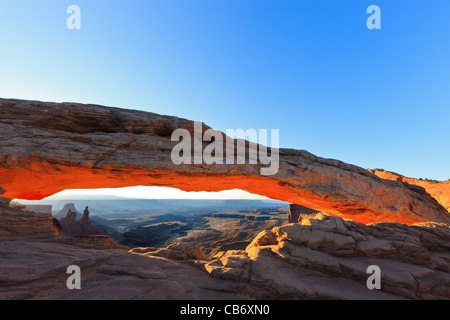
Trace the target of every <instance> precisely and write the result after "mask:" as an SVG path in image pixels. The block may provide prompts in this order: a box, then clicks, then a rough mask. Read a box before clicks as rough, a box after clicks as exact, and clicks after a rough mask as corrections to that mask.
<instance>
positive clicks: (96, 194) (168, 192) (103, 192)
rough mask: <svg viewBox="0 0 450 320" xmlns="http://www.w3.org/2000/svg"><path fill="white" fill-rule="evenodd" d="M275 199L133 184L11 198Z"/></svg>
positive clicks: (239, 192)
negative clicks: (44, 195)
mask: <svg viewBox="0 0 450 320" xmlns="http://www.w3.org/2000/svg"><path fill="white" fill-rule="evenodd" d="M113 199H120V200H277V199H271V198H268V197H265V196H261V195H258V194H253V193H250V192H246V191H244V190H241V189H231V190H223V191H216V192H210V191H183V190H180V189H177V188H172V187H157V186H134V187H123V188H98V189H67V190H64V191H61V192H58V193H55V194H54V195H51V196H49V197H46V198H44V199H42V200H26V199H13V200H12V201H18V202H21V203H25V202H28V203H37V202H38V201H39V202H44V201H49V200H50V201H53V200H113Z"/></svg>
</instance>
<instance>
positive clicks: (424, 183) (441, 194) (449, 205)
mask: <svg viewBox="0 0 450 320" xmlns="http://www.w3.org/2000/svg"><path fill="white" fill-rule="evenodd" d="M368 170H369V171H370V172H372V173H373V174H375V175H376V176H378V177H380V178H382V179H388V180H394V181H401V182H404V183H408V184H413V185H417V186H421V187H423V188H425V190H426V191H427V192H428V193H429V194H430V195H431V196H432V197H433V198H435V199H436V200H437V201H438V202H439V203H440V204H441V205H442V206H443V207H444V208H445V209H447V211H449V212H450V181H433V180H423V179H414V178H408V177H405V176H402V175H401V174H398V173H395V172H390V171H387V170H381V169H368Z"/></svg>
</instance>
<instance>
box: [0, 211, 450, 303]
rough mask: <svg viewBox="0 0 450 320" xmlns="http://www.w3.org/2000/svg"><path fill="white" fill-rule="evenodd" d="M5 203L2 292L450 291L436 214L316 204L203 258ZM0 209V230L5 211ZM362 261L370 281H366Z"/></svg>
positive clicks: (210, 295) (230, 294) (410, 295)
mask: <svg viewBox="0 0 450 320" xmlns="http://www.w3.org/2000/svg"><path fill="white" fill-rule="evenodd" d="M4 210H5V211H8V210H9V209H4ZM14 213H15V215H16V219H17V220H16V221H17V222H18V223H19V224H21V225H22V226H21V227H18V228H16V229H14V228H12V227H11V228H10V229H9V231H8V232H9V233H8V235H7V236H3V237H1V238H0V299H2V300H3V299H152V300H153V299H450V229H449V228H448V226H446V225H444V224H437V223H422V224H417V225H413V226H407V225H404V224H399V223H385V222H383V223H376V224H372V225H364V224H361V223H357V222H355V221H347V220H343V219H341V218H338V217H332V216H326V215H323V214H321V213H318V214H315V215H311V216H308V217H302V219H301V220H300V221H299V223H291V224H286V225H283V226H280V227H275V228H273V229H272V230H266V231H262V232H261V233H259V234H258V236H257V237H256V238H255V239H254V240H253V241H252V243H251V244H250V245H248V247H247V248H246V249H245V250H228V251H222V252H219V253H218V254H217V255H216V256H214V257H213V259H208V258H207V257H206V256H205V255H204V254H203V252H202V250H201V249H200V248H197V247H194V246H192V245H189V244H184V243H181V244H174V245H171V246H169V247H168V248H163V249H161V248H134V249H133V250H129V248H126V247H122V246H118V245H116V244H114V242H113V241H112V239H111V238H109V237H107V236H95V235H94V236H79V237H70V238H61V237H59V236H58V234H57V232H56V229H55V226H54V225H52V224H51V220H49V218H50V217H49V216H48V215H45V214H39V215H40V216H39V217H40V219H39V220H36V219H37V216H36V215H38V214H36V213H30V212H23V213H22V215H19V213H18V212H17V210H15V212H14ZM2 215H5V216H7V217H8V219H0V230H2V227H4V226H5V225H10V226H11V221H12V220H11V216H10V215H6V214H5V213H4V212H3V213H2V214H1V215H0V217H1V216H2ZM36 221H39V223H35V222H36ZM24 228H27V229H28V232H27V234H25V235H21V234H19V233H14V230H16V231H17V232H21V231H22V230H24ZM70 265H77V266H79V267H80V269H81V289H80V290H76V289H75V290H69V289H68V288H67V286H66V281H67V279H68V277H69V275H68V274H67V273H66V270H67V268H68V266H70ZM371 265H376V266H378V267H379V268H380V270H381V278H380V280H381V289H380V290H376V289H373V290H370V289H368V287H367V283H366V282H367V279H368V277H369V276H370V274H368V273H367V268H368V266H371Z"/></svg>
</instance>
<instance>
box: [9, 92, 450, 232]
mask: <svg viewBox="0 0 450 320" xmlns="http://www.w3.org/2000/svg"><path fill="white" fill-rule="evenodd" d="M177 128H184V129H187V130H189V131H190V132H193V128H194V123H193V122H192V121H190V120H186V119H181V118H177V117H172V116H162V115H158V114H154V113H149V112H143V111H137V110H128V109H117V108H110V107H103V106H97V105H85V104H76V103H60V104H58V103H48V102H47V103H44V102H38V101H24V100H13V99H0V135H1V136H2V139H1V140H0V186H1V187H2V188H3V189H5V191H4V194H3V196H4V197H9V198H22V199H42V198H44V197H47V196H49V195H52V194H54V193H56V192H59V191H62V190H64V189H74V188H106V187H124V186H135V185H153V186H170V187H176V188H179V189H182V190H186V191H219V190H226V189H235V188H239V189H243V190H245V191H249V192H252V193H256V194H260V195H265V196H267V197H270V198H273V199H279V200H284V201H288V202H291V203H296V204H300V205H304V206H307V207H310V208H312V209H316V210H321V211H322V212H324V213H326V214H328V215H336V216H342V217H345V218H350V219H353V220H356V221H358V222H363V223H369V222H379V221H391V222H402V223H406V224H412V223H415V222H421V221H435V222H445V223H449V221H450V219H449V215H448V212H447V211H446V210H445V209H444V208H443V207H442V206H441V205H440V204H439V203H438V202H437V201H436V200H435V199H434V198H432V197H431V196H430V195H429V194H428V193H427V192H426V191H425V189H423V188H421V187H418V186H415V185H409V184H407V183H402V182H400V181H390V180H385V179H381V178H379V177H377V176H376V175H374V174H372V173H371V172H369V171H367V170H365V169H363V168H360V167H357V166H354V165H350V164H347V163H344V162H341V161H338V160H332V159H324V158H320V157H316V156H314V155H312V154H311V153H309V152H307V151H303V150H293V149H280V150H279V158H280V163H279V171H278V173H277V174H275V175H272V176H262V175H261V174H260V168H261V166H263V165H262V164H260V163H258V164H255V165H250V164H230V165H225V164H224V165H217V164H216V165H207V164H195V165H194V164H191V165H188V164H182V165H175V164H174V163H173V162H172V160H171V156H170V155H171V150H172V148H173V147H174V145H176V144H177V143H178V142H174V141H171V139H170V136H171V133H172V132H173V130H175V129H177ZM207 128H209V127H207V126H205V129H207ZM205 144H208V143H205Z"/></svg>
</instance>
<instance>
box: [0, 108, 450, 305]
mask: <svg viewBox="0 0 450 320" xmlns="http://www.w3.org/2000/svg"><path fill="white" fill-rule="evenodd" d="M117 119H120V121H118V120H117ZM177 128H184V129H187V130H192V128H193V122H192V121H189V120H186V119H182V118H177V117H170V116H163V115H158V114H154V113H148V112H143V111H137V110H128V109H127V110H125V109H118V108H111V107H104V106H98V105H85V104H76V103H70V104H68V103H49V102H40V101H27V100H17V99H0V133H1V135H2V137H4V139H2V140H1V142H0V164H1V168H0V186H1V193H2V198H1V203H0V204H1V208H0V212H1V214H0V237H1V238H0V257H1V259H0V284H1V286H0V299H218V300H219V299H450V229H449V223H450V214H449V212H448V208H449V199H450V196H449V194H450V182H448V181H444V182H439V181H425V180H416V179H412V178H406V177H403V176H401V175H400V174H396V173H392V172H387V171H384V170H380V169H376V170H375V169H363V168H360V167H357V166H354V165H350V164H346V163H344V162H341V161H338V160H333V159H325V158H320V157H317V156H314V155H312V154H311V153H308V152H307V151H304V150H294V149H280V150H279V153H280V161H279V167H280V169H279V171H278V173H277V174H275V175H273V176H261V175H259V174H258V170H259V167H260V166H262V165H263V164H261V163H259V164H258V165H256V166H249V165H245V164H223V165H221V166H215V167H214V170H210V169H209V165H207V164H200V165H195V166H192V165H183V164H182V165H174V164H173V163H172V162H171V161H170V151H171V149H172V148H173V146H174V145H175V144H176V142H174V141H172V140H171V139H170V134H171V132H173V131H174V130H175V129H177ZM205 128H208V127H207V126H205ZM235 142H237V141H235ZM205 145H206V143H205ZM247 148H248V145H247ZM248 151H249V150H248V149H247V152H248ZM25 181H26V183H24V182H25ZM130 185H157V186H170V187H176V188H179V189H182V190H186V191H219V190H227V189H233V188H239V189H242V190H245V191H249V192H252V193H255V194H260V195H264V196H267V197H269V198H270V199H273V200H281V201H279V202H267V203H263V202H260V201H259V202H258V201H256V202H255V203H256V204H250V203H249V202H245V201H244V202H242V201H241V202H239V201H237V202H235V203H234V204H233V202H232V201H230V202H228V201H226V202H224V203H222V202H220V203H209V204H208V205H209V206H210V207H209V208H207V207H208V206H207V205H202V206H198V204H197V206H198V208H196V209H193V208H195V207H193V206H191V207H189V202H188V201H186V203H185V204H182V203H181V205H179V207H177V206H174V207H173V208H171V209H170V210H169V209H167V205H164V204H160V207H159V208H157V209H155V210H156V211H155V212H160V213H161V212H162V211H161V210H162V209H161V208H166V210H169V211H165V212H162V214H155V213H154V212H153V213H152V212H147V215H144V214H143V213H142V212H140V213H139V214H136V213H134V215H133V214H131V213H130V212H129V211H127V212H125V211H123V212H122V213H119V212H116V213H113V212H112V215H111V216H109V217H108V216H107V215H105V212H103V216H102V212H99V214H98V216H97V218H96V215H92V214H91V213H90V211H94V209H92V208H93V205H94V203H95V201H93V202H91V203H90V206H85V207H81V208H80V207H78V208H77V207H75V205H74V204H73V203H72V204H71V203H66V204H64V207H62V204H63V202H60V204H59V205H60V206H61V207H62V208H61V209H58V210H57V212H55V213H52V211H51V208H50V212H49V208H48V205H47V206H45V205H44V206H41V208H42V207H44V210H42V211H43V212H39V211H40V209H39V208H40V207H39V205H35V206H34V207H33V205H29V207H28V209H27V204H21V203H20V201H19V202H18V201H17V200H15V201H12V200H13V199H23V200H42V199H44V198H46V197H48V196H50V195H52V194H55V193H57V192H59V191H62V190H64V189H70V188H104V187H124V186H130ZM179 202H180V201H179ZM181 202H182V201H181ZM105 203H109V205H110V206H113V207H114V200H111V201H109V202H105ZM117 204H119V202H117ZM117 206H118V205H117ZM126 207H128V208H129V205H127V206H125V208H126ZM145 207H148V208H151V207H152V206H151V205H149V204H146V205H145ZM180 207H183V208H184V209H183V210H185V214H184V215H183V214H182V213H183V210H182V209H180ZM177 208H178V209H177ZM205 208H206V209H205ZM38 209H39V210H38ZM55 209H56V208H55ZM32 210H35V211H32ZM110 210H112V209H108V210H107V211H108V212H110ZM123 210H125V209H123ZM186 210H187V211H186ZM36 211H38V212H36ZM191 211H193V212H197V214H192V213H193V212H191ZM124 212H125V213H124ZM176 212H178V214H179V216H176V215H175V214H174V213H176ZM186 212H188V213H186ZM110 213H111V212H110ZM120 214H122V216H121V215H120ZM123 215H125V216H123ZM126 215H128V218H126ZM105 217H106V218H105ZM130 218H131V219H130ZM102 228H103V229H102ZM108 232H109V234H108ZM149 235H153V236H154V237H153V238H152V237H150V236H149ZM168 235H169V236H168ZM113 238H114V239H113ZM227 245H228V246H227ZM70 265H77V266H79V267H80V269H81V270H82V279H83V280H82V289H81V290H68V288H67V287H66V280H67V273H66V269H67V267H68V266H70ZM372 265H376V266H378V267H379V269H380V270H381V287H380V288H379V289H374V290H371V289H368V287H367V279H368V277H369V276H370V274H368V273H367V269H368V266H372Z"/></svg>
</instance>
